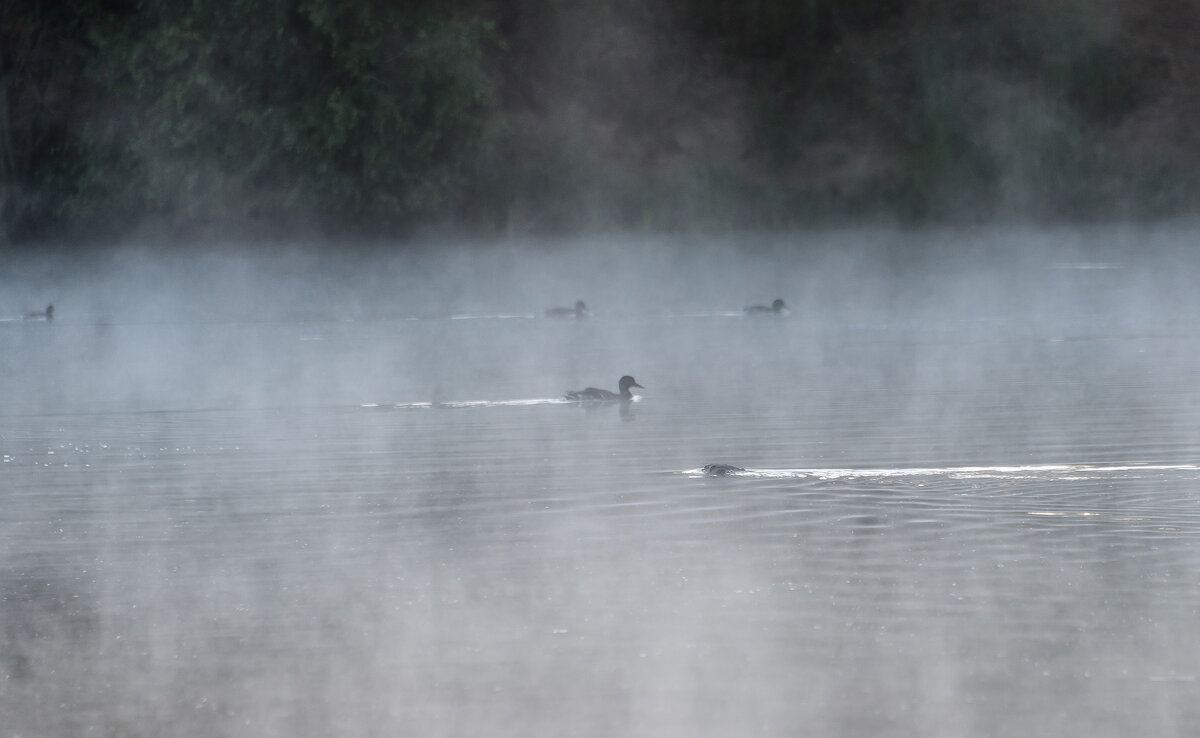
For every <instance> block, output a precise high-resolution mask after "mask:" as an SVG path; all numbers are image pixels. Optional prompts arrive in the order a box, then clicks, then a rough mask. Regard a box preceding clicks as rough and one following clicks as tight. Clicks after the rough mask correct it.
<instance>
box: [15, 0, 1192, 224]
mask: <svg viewBox="0 0 1200 738" xmlns="http://www.w3.org/2000/svg"><path fill="white" fill-rule="evenodd" d="M1198 32H1200V10H1197V9H1196V8H1195V7H1194V5H1193V4H1192V3H1181V2H1177V1H1175V0H1146V1H1145V2H1134V0H1027V1H1026V2H1021V3H994V2H989V1H988V0H943V1H941V2H935V1H934V0H745V1H744V2H737V3H731V2H723V1H720V0H655V1H652V2H646V1H645V0H588V1H587V2H584V1H583V0H577V1H576V2H571V1H570V0H565V1H564V0H507V1H505V0H463V1H462V2H458V3H446V2H439V1H438V0H407V1H406V2H385V1H384V0H360V1H359V2H354V3H345V2H340V0H224V1H220V0H211V1H207V2H200V1H199V0H58V1H57V2H55V1H51V0H47V1H45V2H38V1H37V0H24V1H19V2H14V1H11V0H0V93H2V94H0V239H2V240H7V241H13V240H20V239H28V238H40V237H46V236H49V235H58V236H62V235H87V236H91V237H119V236H121V235H124V234H128V233H130V232H133V231H135V230H137V229H139V228H144V227H151V226H158V227H167V228H169V229H174V230H175V231H179V232H186V231H189V230H196V229H204V228H212V227H214V226H216V227H220V228H228V229H232V230H237V231H246V232H250V233H274V232H285V233H293V232H298V231H306V230H308V229H313V230H316V231H320V232H343V233H354V234H390V235H399V234H403V233H407V232H411V231H412V230H413V229H417V228H423V227H452V228H454V229H461V230H464V231H469V232H475V233H483V234H525V233H564V232H578V231H596V230H606V229H646V230H654V231H677V230H701V231H711V230H733V229H740V228H753V229H783V228H790V227H797V226H805V225H814V224H836V223H845V222H861V221H863V220H874V221H880V220H884V221H892V222H896V221H902V222H990V221H999V220H1008V219H1023V220H1035V221H1037V220H1092V219H1101V218H1153V217H1163V216H1171V215H1178V214H1182V213H1188V212H1191V211H1192V209H1193V207H1194V204H1195V203H1196V197H1197V195H1198V194H1200V181H1198V175H1197V172H1200V167H1198V166H1197V165H1198V164H1200V125H1196V124H1197V123H1198V122H1200V45H1198V44H1196V43H1195V39H1196V38H1197V37H1198V36H1197V33H1198Z"/></svg>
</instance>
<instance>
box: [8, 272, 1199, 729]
mask: <svg viewBox="0 0 1200 738" xmlns="http://www.w3.org/2000/svg"><path fill="white" fill-rule="evenodd" d="M1101 273H1106V272H1104V271H1103V270H1101ZM714 310H715V309H714ZM596 312H597V314H596V315H595V316H593V317H592V318H590V319H589V320H587V321H578V322H576V321H571V322H569V323H562V322H550V321H544V320H540V319H531V320H471V319H467V317H466V316H459V317H460V319H458V320H453V321H449V320H444V319H442V320H438V321H423V320H399V319H397V320H380V321H374V322H370V321H359V322H355V323H329V324H322V325H320V326H319V327H318V326H314V325H312V324H309V323H290V322H287V321H281V322H278V323H262V324H253V325H236V324H229V325H223V326H219V327H212V326H204V325H198V324H184V325H170V326H145V325H122V324H114V325H108V326H104V327H96V326H90V325H84V324H79V323H77V324H75V325H72V324H71V322H70V320H69V319H67V317H66V316H64V318H63V320H61V321H59V320H58V319H57V318H56V321H55V324H54V325H53V326H52V327H50V330H47V326H39V327H38V330H39V332H38V333H36V334H35V333H34V332H33V331H30V330H27V328H28V327H27V326H22V325H13V326H6V327H4V328H3V329H0V344H3V345H2V346H0V356H4V357H7V358H5V359H3V360H0V361H4V362H5V367H4V368H5V373H4V374H3V382H4V385H5V386H4V390H5V396H6V397H10V398H14V399H13V400H12V402H11V404H10V405H9V406H8V407H6V408H5V409H4V410H2V411H0V413H2V414H0V423H2V426H0V428H2V433H0V496H2V498H3V507H4V510H5V514H4V515H3V516H2V517H0V593H2V597H0V623H2V629H0V679H2V683H3V685H4V686H3V689H0V715H4V721H3V725H4V728H5V731H4V732H5V733H6V734H11V735H77V734H106V735H135V736H136V735H174V736H192V735H194V736H210V735H247V736H251V735H252V736H262V735H286V736H310V735H311V736H328V735H362V734H368V735H464V736H465V735H489V736H493V735H500V736H531V735H555V736H558V735H576V736H593V735H594V736H612V735H647V736H649V735H654V736H660V735H680V736H697V735H713V736H716V735H772V736H775V735H777V736H793V735H847V736H874V735H921V736H925V735H946V736H961V735H1013V736H1017V735H1101V736H1124V735H1131V734H1153V735H1183V734H1186V733H1187V731H1189V730H1191V729H1192V726H1194V725H1195V724H1196V721H1197V719H1198V718H1200V708H1198V707H1197V703H1196V702H1195V699H1194V696H1195V694H1196V690H1197V688H1198V687H1200V685H1197V680H1198V679H1200V667H1198V666H1197V664H1200V629H1197V628H1196V622H1197V620H1196V618H1197V612H1198V611H1200V589H1197V587H1196V586H1195V584H1196V582H1197V581H1198V578H1200V546H1197V545H1196V542H1197V539H1198V537H1200V495H1198V494H1197V490H1198V489H1200V467H1198V466H1197V465H1196V461H1197V458H1198V455H1197V439H1198V438H1200V435H1198V434H1197V431H1198V430H1200V423H1197V420H1198V416H1197V413H1196V408H1198V407H1200V394H1198V393H1197V390H1196V388H1195V387H1194V386H1193V385H1194V378H1195V376H1198V374H1197V372H1196V371H1195V370H1196V369H1197V368H1200V367H1198V366H1197V365H1196V361H1197V357H1200V352H1198V351H1197V349H1198V348H1200V340H1198V339H1200V336H1195V335H1188V334H1186V333H1180V332H1177V333H1175V334H1174V335H1168V336H1162V335H1150V334H1148V333H1139V332H1137V331H1129V330H1125V329H1123V330H1124V332H1108V333H1105V332H1103V331H1101V330H1100V329H1099V328H1096V330H1095V331H1093V330H1092V329H1091V328H1092V327H1089V329H1088V330H1086V331H1077V332H1075V333H1070V332H1066V331H1055V333H1056V334H1059V335H1056V336H1054V337H1055V338H1066V339H1068V340H1061V341H1058V340H1050V337H1049V336H1047V335H1045V334H1044V333H1043V332H1042V331H1041V330H1040V329H1039V327H1037V326H1033V327H1030V326H1019V327H1018V328H1017V329H1013V328H1012V327H1011V326H1007V327H1005V329H1004V330H996V329H995V323H994V322H991V318H990V317H989V316H986V315H984V316H978V317H977V318H973V319H965V318H964V317H963V316H962V315H961V314H956V315H954V316H947V317H946V319H945V320H944V321H941V322H929V321H925V322H919V321H918V322H914V323H913V324H911V325H906V324H905V322H904V320H903V319H901V318H899V317H896V318H895V319H894V320H890V321H889V322H888V323H887V324H886V325H885V324H883V323H878V322H876V323H871V322H857V323H852V322H847V323H843V324H823V325H814V323H812V322H811V321H807V322H806V321H805V319H804V316H803V315H793V316H791V317H789V318H787V319H786V320H768V321H742V320H740V319H739V320H734V319H733V318H732V317H729V316H726V317H721V318H713V317H711V316H712V315H715V314H716V313H715V312H714V311H709V313H708V314H706V317H696V316H692V317H688V316H687V315H683V314H680V315H663V314H654V315H641V316H638V315H626V316H618V317H611V316H610V317H605V316H604V315H603V314H602V313H601V312H600V311H599V310H598V309H597V311H596ZM504 317H524V316H509V315H507V314H506V315H505V316H504ZM714 321H717V322H716V324H715V327H714ZM431 323H436V325H433V326H431ZM484 324H486V325H484ZM1059 327H1060V328H1061V327H1062V326H1059ZM714 335H717V336H719V340H718V341H716V343H717V345H718V346H719V350H715V351H714V350H713V346H714ZM514 347H519V350H514ZM647 347H651V348H647ZM15 356H19V357H20V358H19V359H16V358H14V357H15ZM626 372H633V373H635V374H636V376H638V377H639V378H642V379H644V380H645V382H646V385H647V387H649V388H650V389H647V390H645V391H644V394H645V396H644V397H643V398H642V401H640V402H636V403H616V404H614V405H601V406H598V407H581V406H580V405H579V404H578V403H568V402H566V401H565V400H562V399H560V398H561V396H562V392H563V391H565V390H566V389H567V388H569V387H572V386H583V385H586V384H597V383H600V384H607V382H606V378H609V377H616V376H619V375H621V374H623V373H626ZM481 398H492V399H481ZM506 398H518V399H506ZM519 398H528V399H519ZM414 410H415V411H416V412H412V411H414ZM712 462H726V463H730V464H736V465H737V466H739V467H741V468H742V469H744V471H741V472H735V473H732V474H729V475H726V476H722V477H719V478H711V477H708V476H705V475H703V474H702V473H701V467H702V466H703V465H704V464H708V463H712Z"/></svg>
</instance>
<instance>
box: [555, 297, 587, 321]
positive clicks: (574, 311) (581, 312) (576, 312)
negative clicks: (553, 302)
mask: <svg viewBox="0 0 1200 738" xmlns="http://www.w3.org/2000/svg"><path fill="white" fill-rule="evenodd" d="M589 315H591V313H590V312H588V308H587V305H586V304H584V302H583V300H579V301H578V302H576V303H575V307H573V308H561V307H560V308H550V309H549V310H547V311H546V317H547V318H575V319H576V320H578V319H579V318H586V317H587V316H589Z"/></svg>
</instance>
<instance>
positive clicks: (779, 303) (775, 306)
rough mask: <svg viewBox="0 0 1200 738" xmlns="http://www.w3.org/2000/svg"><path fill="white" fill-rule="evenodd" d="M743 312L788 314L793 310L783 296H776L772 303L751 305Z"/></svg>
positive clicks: (750, 313)
mask: <svg viewBox="0 0 1200 738" xmlns="http://www.w3.org/2000/svg"><path fill="white" fill-rule="evenodd" d="M743 312H745V314H746V315H787V314H788V313H790V312H792V311H791V310H789V309H788V306H787V303H786V302H784V301H783V300H782V299H781V298H776V299H775V302H773V303H771V304H770V305H751V306H750V307H748V308H746V309H745V310H744V311H743Z"/></svg>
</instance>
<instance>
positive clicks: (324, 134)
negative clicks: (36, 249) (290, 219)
mask: <svg viewBox="0 0 1200 738" xmlns="http://www.w3.org/2000/svg"><path fill="white" fill-rule="evenodd" d="M137 20H138V23H135V24H127V23H123V22H122V23H114V24H112V25H110V26H108V27H104V28H98V29H97V30H96V31H95V33H94V35H93V41H94V43H95V45H96V48H97V49H98V50H99V53H98V54H97V57H96V62H95V63H94V64H93V66H92V69H91V71H92V75H93V78H94V79H95V80H96V82H97V83H98V84H99V85H100V86H101V87H102V88H103V89H105V90H107V91H108V93H109V95H110V97H111V99H112V100H113V102H114V103H115V106H114V110H115V111H116V112H114V113H112V114H111V115H110V116H109V119H108V120H107V121H105V123H104V125H97V126H95V127H94V128H92V129H90V133H91V135H92V141H93V143H94V145H95V146H96V147H97V148H99V149H110V150H111V149H124V150H126V151H128V152H129V153H130V154H131V156H132V159H133V161H135V162H136V163H137V165H138V169H139V175H140V176H137V177H133V178H131V179H130V180H129V186H130V187H131V188H138V189H137V190H136V191H134V192H131V193H128V195H129V197H130V199H132V200H135V201H136V200H139V199H140V200H141V201H142V202H143V203H144V204H145V206H146V208H148V209H150V210H163V211H180V210H182V211H183V212H185V213H190V214H192V215H194V216H196V217H222V216H230V215H240V216H254V215H269V216H275V217H281V216H286V215H288V214H293V213H307V214H311V215H314V216H318V217H319V216H340V217H343V218H345V217H364V216H365V217H372V216H373V217H379V218H400V219H404V218H411V217H414V216H418V215H436V214H438V213H440V212H444V211H445V210H446V209H447V208H448V207H449V206H450V205H451V204H452V203H453V202H454V198H455V196H456V194H457V192H458V191H459V190H460V189H461V187H462V180H463V174H462V170H463V165H464V161H466V160H467V159H468V158H469V156H470V154H471V152H472V150H473V145H474V142H475V140H476V139H477V138H478V136H479V135H480V133H481V131H482V129H483V126H484V123H485V120H486V116H487V114H488V113H489V111H490V106H491V100H492V94H493V92H492V83H491V80H490V78H489V77H488V76H487V74H486V73H485V72H484V63H485V54H486V53H487V47H488V45H489V44H490V43H492V31H491V29H490V26H489V25H488V24H487V23H484V22H482V21H480V20H477V19H471V18H465V19H464V18H454V17H450V18H434V17H430V16H427V15H420V14H414V13H409V12H406V11H404V10H398V9H395V8H394V7H393V6H391V5H390V4H388V3H382V2H379V3H371V2H364V3H341V2H336V1H334V0H307V1H305V2H300V3H291V2H284V1H281V0H276V1H275V2H251V1H249V0H247V1H244V2H231V3H226V4H216V3H201V2H197V3H194V4H188V5H186V9H185V10H183V12H180V8H179V3H176V2H170V1H169V0H147V1H146V2H144V3H143V4H142V11H141V13H140V14H139V16H138V18H137Z"/></svg>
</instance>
